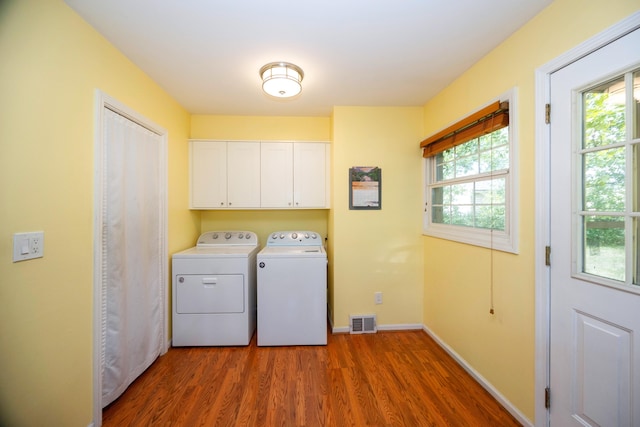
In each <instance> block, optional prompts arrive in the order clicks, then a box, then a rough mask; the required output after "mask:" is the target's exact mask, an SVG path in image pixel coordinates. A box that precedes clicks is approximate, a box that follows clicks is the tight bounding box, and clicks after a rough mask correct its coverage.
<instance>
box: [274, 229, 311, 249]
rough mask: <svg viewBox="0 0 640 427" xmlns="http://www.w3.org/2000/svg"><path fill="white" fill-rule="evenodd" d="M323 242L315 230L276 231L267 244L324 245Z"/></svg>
mask: <svg viewBox="0 0 640 427" xmlns="http://www.w3.org/2000/svg"><path fill="white" fill-rule="evenodd" d="M322 243H323V242H322V238H321V237H320V235H319V234H318V233H316V232H314V231H275V232H273V233H271V234H269V238H268V240H267V246H322Z"/></svg>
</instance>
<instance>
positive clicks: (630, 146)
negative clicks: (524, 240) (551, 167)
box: [577, 70, 640, 285]
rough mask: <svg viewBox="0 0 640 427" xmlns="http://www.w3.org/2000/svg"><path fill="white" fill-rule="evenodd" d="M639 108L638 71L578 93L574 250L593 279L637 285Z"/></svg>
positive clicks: (639, 258)
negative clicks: (577, 196) (578, 172)
mask: <svg viewBox="0 0 640 427" xmlns="http://www.w3.org/2000/svg"><path fill="white" fill-rule="evenodd" d="M639 110H640V70H634V71H632V72H628V73H625V74H623V75H620V76H619V77H617V78H615V79H613V80H610V81H608V82H606V83H602V84H598V85H597V86H596V87H594V88H591V89H588V90H586V91H584V92H583V93H582V141H581V143H580V148H579V150H578V156H579V159H578V166H579V167H580V168H581V183H580V185H581V188H580V187H578V189H579V190H582V193H581V194H582V197H581V200H580V202H581V206H580V208H579V212H578V213H577V215H579V217H580V218H579V224H580V230H581V233H580V236H579V239H580V240H579V242H580V243H579V244H578V247H579V248H580V252H581V259H582V267H581V272H582V273H584V274H589V275H591V276H595V277H594V280H596V281H597V280H598V279H597V278H605V279H609V280H615V281H619V282H622V283H623V284H625V285H637V284H638V283H639V282H640V242H638V239H639V238H640V215H639V214H640V171H639V166H640V143H639V142H640V141H638V138H639V137H640V134H639V132H640V131H639V128H640V119H639V118H638V114H639V113H638V111H639ZM627 272H628V273H627ZM629 275H631V276H632V277H628V276H629ZM603 283H606V281H603Z"/></svg>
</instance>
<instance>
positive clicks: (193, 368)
mask: <svg viewBox="0 0 640 427" xmlns="http://www.w3.org/2000/svg"><path fill="white" fill-rule="evenodd" d="M255 338H256V337H255V335H254V338H253V341H252V343H251V344H250V345H249V346H248V347H225V348H222V347H220V348H218V347H184V348H171V349H169V351H168V352H167V354H165V355H163V356H161V357H160V358H158V360H157V361H156V362H155V363H154V364H153V365H152V366H151V367H150V368H149V369H148V370H147V371H146V372H145V373H144V374H142V375H141V376H140V377H139V378H138V379H137V380H136V381H135V382H134V383H133V384H131V386H130V387H129V388H128V389H127V391H126V392H125V393H124V394H123V395H122V396H121V397H120V398H119V399H118V400H116V401H115V402H114V403H112V404H111V405H109V406H108V407H107V408H105V409H104V411H103V426H105V427H111V426H118V427H121V426H189V427H191V426H225V427H226V426H269V427H271V426H287V427H289V426H308V427H322V426H358V427H360V426H505V427H507V426H519V425H520V424H519V423H518V422H517V421H516V420H515V419H514V418H513V417H512V416H511V415H510V414H509V413H508V412H507V411H506V410H505V409H504V408H503V407H502V406H500V404H499V403H498V402H497V401H495V400H494V399H493V397H492V396H491V395H489V393H487V392H486V391H485V390H484V389H483V388H482V387H481V386H480V385H479V384H478V383H476V382H475V380H473V378H471V377H470V376H469V375H468V374H467V373H466V372H465V371H464V370H463V369H462V368H461V367H460V366H459V365H458V364H457V363H456V362H455V361H454V360H453V359H451V358H450V357H449V355H448V354H447V353H446V352H445V351H444V350H443V349H442V348H440V347H439V346H438V345H437V344H436V343H435V342H434V341H433V340H432V339H431V338H430V337H429V336H428V335H427V334H426V333H424V332H423V331H397V332H396V331H394V332H378V333H377V334H364V335H347V334H336V335H332V334H329V339H328V345H327V346H326V347H325V346H305V347H303V346H300V347H257V346H256V342H255Z"/></svg>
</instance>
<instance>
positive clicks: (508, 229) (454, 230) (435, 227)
mask: <svg viewBox="0 0 640 427" xmlns="http://www.w3.org/2000/svg"><path fill="white" fill-rule="evenodd" d="M496 101H509V170H508V172H507V174H506V183H505V193H506V194H505V209H506V218H505V230H504V231H502V230H487V229H481V228H474V227H466V226H459V225H450V224H440V223H433V222H431V206H432V203H431V185H432V184H434V183H435V181H433V180H434V177H435V157H428V158H426V159H424V160H423V166H424V167H423V173H424V180H423V182H424V186H423V188H424V194H423V196H424V213H423V234H424V235H426V236H432V237H438V238H441V239H446V240H452V241H455V242H460V243H466V244H470V245H474V246H481V247H485V248H490V249H496V250H500V251H504V252H510V253H516V254H517V253H518V232H519V225H518V218H519V215H518V212H519V211H518V206H519V198H518V189H519V181H518V159H519V156H518V140H517V135H518V131H517V130H518V126H517V117H518V112H517V90H516V88H513V89H511V90H509V91H508V92H506V93H504V94H502V95H500V96H499V97H497V98H495V99H493V100H491V101H490V102H488V103H487V104H486V105H484V106H483V107H486V106H487V105H489V104H491V103H493V102H496ZM480 109H481V108H479V109H478V110H480ZM476 111H477V110H476ZM471 114H473V112H471V113H469V114H466V115H465V116H464V117H467V116H469V115H471ZM457 121H458V120H456V121H455V122H457ZM455 122H454V123H455ZM448 126H449V125H447V126H445V128H446V127H448ZM501 176H505V175H502V174H501ZM486 178H487V177H486V175H479V176H478V181H479V180H481V179H484V180H486Z"/></svg>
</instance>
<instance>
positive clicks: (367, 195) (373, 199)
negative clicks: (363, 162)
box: [349, 166, 382, 210]
mask: <svg viewBox="0 0 640 427" xmlns="http://www.w3.org/2000/svg"><path fill="white" fill-rule="evenodd" d="M349 209H362V210H380V209H382V170H381V169H380V168H379V167H377V166H354V167H352V168H349Z"/></svg>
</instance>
